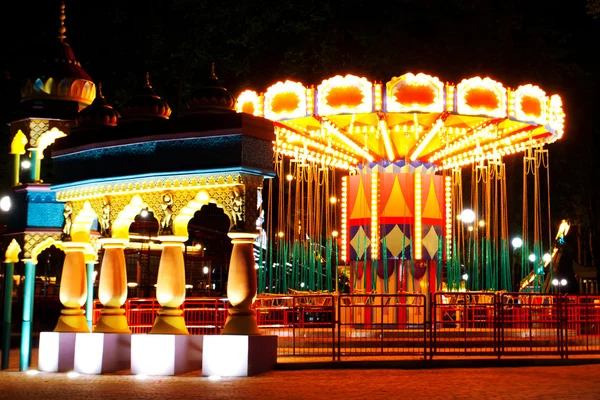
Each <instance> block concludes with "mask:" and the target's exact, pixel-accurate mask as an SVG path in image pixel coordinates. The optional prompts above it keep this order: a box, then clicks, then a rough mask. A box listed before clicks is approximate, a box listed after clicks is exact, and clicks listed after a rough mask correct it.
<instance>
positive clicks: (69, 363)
mask: <svg viewBox="0 0 600 400" xmlns="http://www.w3.org/2000/svg"><path fill="white" fill-rule="evenodd" d="M75 335H77V334H76V333H71V332H40V347H39V352H38V370H40V371H44V372H64V371H71V370H72V369H73V361H74V358H75Z"/></svg>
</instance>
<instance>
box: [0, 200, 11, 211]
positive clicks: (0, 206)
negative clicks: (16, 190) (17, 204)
mask: <svg viewBox="0 0 600 400" xmlns="http://www.w3.org/2000/svg"><path fill="white" fill-rule="evenodd" d="M11 206H12V203H11V201H10V197H9V196H4V197H2V199H0V210H2V211H4V212H7V211H10V207H11Z"/></svg>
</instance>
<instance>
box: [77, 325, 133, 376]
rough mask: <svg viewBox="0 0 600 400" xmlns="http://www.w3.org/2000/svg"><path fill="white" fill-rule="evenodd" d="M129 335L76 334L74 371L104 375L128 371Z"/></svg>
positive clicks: (129, 354) (129, 355)
mask: <svg viewBox="0 0 600 400" xmlns="http://www.w3.org/2000/svg"><path fill="white" fill-rule="evenodd" d="M130 357H131V335H130V334H126V333H78V334H77V338H76V340H75V366H74V367H75V368H74V369H75V371H76V372H79V373H81V374H104V373H110V372H116V371H121V370H126V369H129V364H130Z"/></svg>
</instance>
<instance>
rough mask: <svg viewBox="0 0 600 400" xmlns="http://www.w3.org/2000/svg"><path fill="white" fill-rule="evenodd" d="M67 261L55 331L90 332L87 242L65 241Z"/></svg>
mask: <svg viewBox="0 0 600 400" xmlns="http://www.w3.org/2000/svg"><path fill="white" fill-rule="evenodd" d="M63 246H64V251H65V261H64V264H63V270H62V275H61V280H60V294H59V297H60V302H61V303H62V304H63V306H64V307H65V308H63V309H62V310H61V312H60V313H61V315H60V317H59V318H58V323H57V324H56V328H54V332H89V331H90V330H89V328H88V325H87V321H86V319H85V315H84V310H83V309H82V308H81V307H82V306H83V305H84V304H85V300H86V295H87V280H86V277H85V276H86V271H85V270H86V267H85V256H84V251H85V243H79V242H63Z"/></svg>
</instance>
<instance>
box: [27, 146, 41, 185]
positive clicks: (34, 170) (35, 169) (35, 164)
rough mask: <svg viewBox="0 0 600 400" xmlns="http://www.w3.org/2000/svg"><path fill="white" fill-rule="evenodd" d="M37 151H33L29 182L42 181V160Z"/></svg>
mask: <svg viewBox="0 0 600 400" xmlns="http://www.w3.org/2000/svg"><path fill="white" fill-rule="evenodd" d="M37 152H38V151H37V149H31V167H29V168H31V169H30V170H29V180H30V181H31V182H35V181H37V180H39V179H40V171H39V169H40V164H41V163H40V160H39V158H38V153H37Z"/></svg>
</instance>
